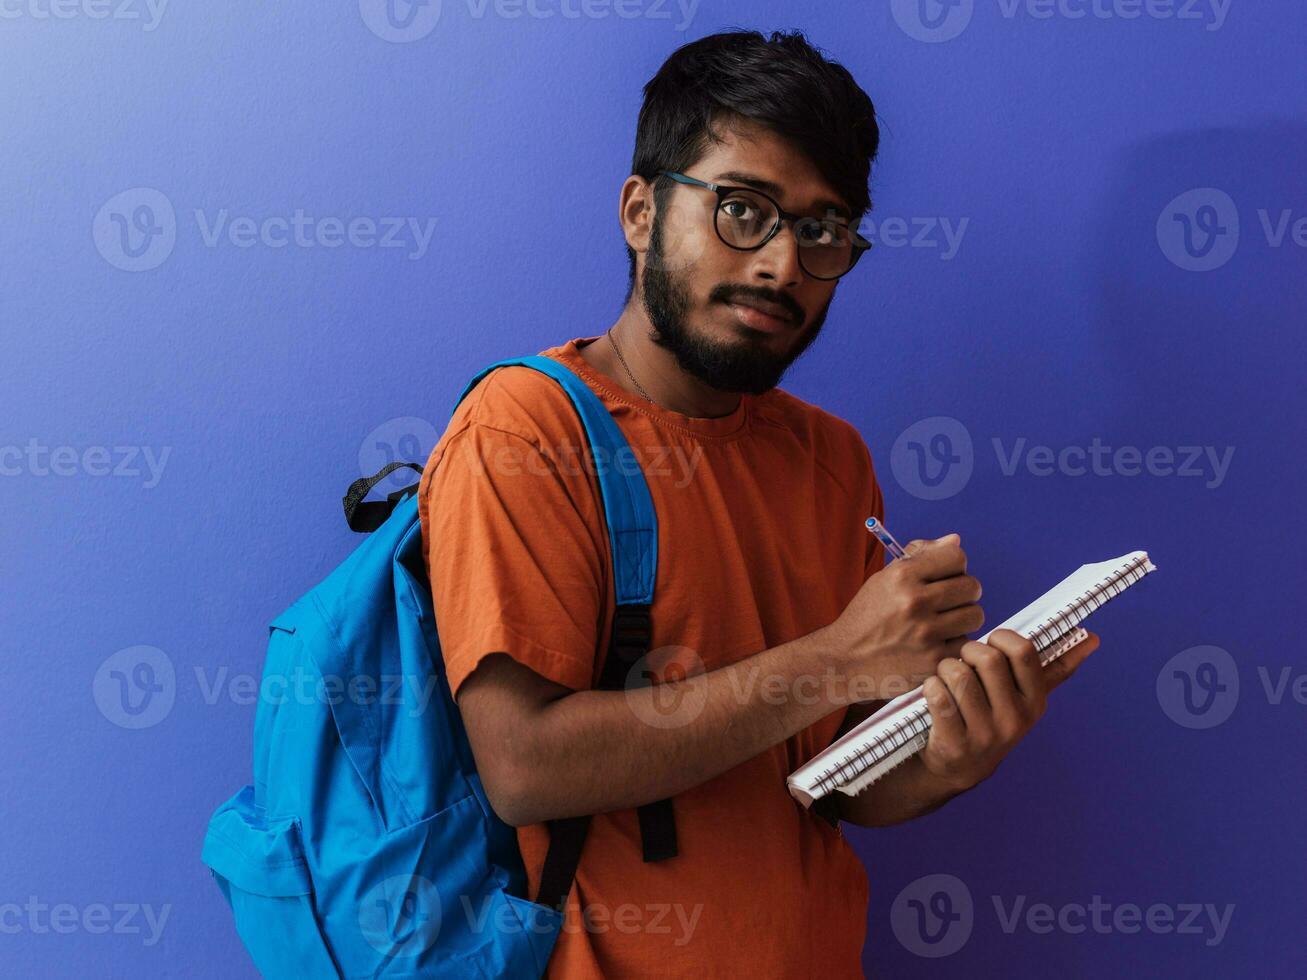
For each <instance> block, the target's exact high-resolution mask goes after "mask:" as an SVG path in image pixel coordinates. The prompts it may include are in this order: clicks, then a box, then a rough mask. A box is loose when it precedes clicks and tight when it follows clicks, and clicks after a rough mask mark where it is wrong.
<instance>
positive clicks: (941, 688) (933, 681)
mask: <svg viewBox="0 0 1307 980" xmlns="http://www.w3.org/2000/svg"><path fill="white" fill-rule="evenodd" d="M921 692H922V693H923V694H924V695H925V696H926V706H927V707H928V708H930V739H931V741H933V742H935V743H936V744H937V745H941V744H942V745H946V746H949V747H950V748H952V747H956V746H960V745H962V743H963V742H965V741H966V738H967V728H966V726H965V725H964V724H963V723H962V716H961V715H960V714H959V712H958V706H957V704H956V703H955V702H954V701H953V695H952V694H951V693H950V692H949V689H948V685H947V684H945V683H944V682H943V681H942V680H940V679H939V677H938V676H936V675H934V674H932V675H931V676H930V677H927V678H926V682H925V683H924V684H922V685H921Z"/></svg>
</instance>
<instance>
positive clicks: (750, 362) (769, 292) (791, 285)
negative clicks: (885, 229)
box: [640, 127, 840, 395]
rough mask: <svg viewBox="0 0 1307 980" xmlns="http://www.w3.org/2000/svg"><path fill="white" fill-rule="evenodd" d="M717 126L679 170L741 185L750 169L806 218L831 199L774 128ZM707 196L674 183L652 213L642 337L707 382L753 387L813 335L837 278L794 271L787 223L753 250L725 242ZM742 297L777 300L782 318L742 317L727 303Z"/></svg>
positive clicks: (775, 375)
mask: <svg viewBox="0 0 1307 980" xmlns="http://www.w3.org/2000/svg"><path fill="white" fill-rule="evenodd" d="M722 135H723V136H724V140H723V142H721V143H714V144H712V146H711V149H710V151H709V152H708V153H707V154H706V155H705V156H704V157H703V158H702V159H701V160H699V161H698V162H697V163H695V164H694V165H693V166H691V167H689V168H687V170H686V173H687V174H688V176H691V177H695V178H697V179H699V180H705V181H708V182H710V183H719V184H731V185H738V186H746V187H747V186H750V182H749V181H747V180H744V179H741V176H740V175H745V174H747V175H751V176H752V177H756V178H759V179H761V180H765V181H769V182H771V183H772V184H775V185H777V186H778V187H779V188H780V190H781V193H772V195H771V196H772V197H774V198H775V199H776V200H777V201H779V203H780V205H781V207H783V208H784V209H785V210H787V211H791V212H795V213H798V214H803V215H812V216H814V217H822V216H824V215H825V213H826V211H825V208H824V207H821V206H819V205H818V203H817V202H823V201H832V200H833V201H839V200H840V199H839V196H838V195H837V194H835V193H834V191H833V190H831V188H830V187H829V186H828V185H826V183H825V182H824V181H823V180H822V178H821V177H820V175H819V174H818V173H817V171H816V169H815V168H814V167H813V166H812V164H811V163H810V162H809V161H808V160H807V158H806V157H804V156H803V155H802V154H800V153H799V152H798V151H797V150H796V149H794V148H792V147H790V146H789V145H788V144H786V143H785V142H784V141H783V140H781V139H780V138H779V137H776V136H774V135H772V134H770V133H768V132H767V131H766V130H762V129H759V128H757V127H748V128H744V129H735V130H727V131H725V132H724V133H723V134H722ZM716 203H717V196H716V195H715V194H714V193H713V192H712V191H710V190H708V189H706V188H702V187H690V186H684V185H680V184H678V185H676V187H675V188H674V189H673V190H672V192H671V195H670V196H669V198H668V200H667V202H666V204H665V205H664V208H663V209H661V210H660V211H659V212H658V213H657V214H656V215H655V218H654V222H653V227H652V229H651V232H650V242H649V251H648V252H647V253H646V254H645V256H644V269H643V272H642V273H641V278H640V286H641V291H642V294H643V295H642V299H643V302H644V307H645V311H646V312H647V313H648V315H649V319H650V321H651V322H652V324H653V328H654V331H653V335H652V337H651V339H652V340H653V341H654V343H656V344H658V345H659V346H660V347H664V348H666V349H667V350H669V351H671V352H672V354H673V355H675V357H676V360H677V363H678V364H679V365H680V366H681V368H682V369H683V370H685V371H687V372H689V373H690V374H692V375H694V376H695V377H697V378H699V379H700V380H701V381H703V382H704V383H705V384H707V385H708V386H709V387H712V388H715V389H717V390H719V391H738V392H747V393H749V394H755V395H756V394H761V393H763V392H765V391H767V390H769V389H771V388H774V387H775V386H776V385H777V384H779V383H780V380H781V378H782V376H783V375H784V374H785V372H786V370H788V369H789V366H790V365H791V364H793V363H794V361H796V360H797V359H798V357H799V355H800V354H802V353H803V352H804V351H805V350H807V349H808V347H809V346H810V345H811V344H812V342H813V341H814V340H816V339H817V334H818V333H819V332H820V330H821V326H822V324H823V323H824V322H825V320H826V311H827V310H828V309H829V308H830V303H831V300H832V299H833V298H834V295H835V285H836V283H835V282H834V281H825V280H820V279H813V278H812V277H810V276H808V275H807V274H805V273H804V272H803V270H802V269H801V268H800V266H799V260H798V245H797V244H796V243H795V240H794V232H793V227H792V226H791V225H790V224H788V223H787V224H786V225H785V226H784V227H783V228H782V229H781V230H780V231H778V232H777V233H776V236H775V237H774V238H773V239H772V240H771V241H769V242H768V243H767V244H766V245H764V246H763V247H762V248H760V249H757V250H755V251H752V252H744V251H739V250H737V249H733V248H730V247H729V246H727V245H726V244H725V243H724V242H723V241H722V240H721V239H720V238H718V237H717V233H716V232H715V231H714V230H713V212H714V209H715V207H716ZM750 300H753V301H758V300H761V301H768V302H771V303H774V304H777V305H778V306H780V307H782V308H783V310H784V312H785V318H784V322H782V323H766V322H763V321H759V320H758V319H757V318H756V317H755V318H754V320H753V322H752V323H750V322H748V320H749V319H750V314H749V313H747V312H744V311H741V310H739V309H738V308H736V307H733V306H732V304H733V303H738V302H740V301H750Z"/></svg>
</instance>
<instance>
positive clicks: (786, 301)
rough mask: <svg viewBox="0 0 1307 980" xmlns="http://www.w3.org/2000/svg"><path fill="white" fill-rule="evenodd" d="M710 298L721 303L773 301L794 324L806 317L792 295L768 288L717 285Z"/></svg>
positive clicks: (801, 321)
mask: <svg viewBox="0 0 1307 980" xmlns="http://www.w3.org/2000/svg"><path fill="white" fill-rule="evenodd" d="M709 299H710V300H713V301H718V302H722V303H739V302H741V301H743V300H750V299H752V300H762V301H764V302H768V303H775V304H776V305H777V306H779V307H780V308H781V309H783V310H785V311H786V312H787V313H788V314H789V315H790V322H791V323H793V324H795V325H796V326H797V325H798V324H800V323H803V321H804V320H805V319H807V316H806V314H805V313H804V312H803V307H801V306H799V304H798V303H796V302H795V301H794V299H793V297H790V296H786V295H785V294H783V293H774V292H772V291H771V290H769V289H763V288H761V287H749V286H718V287H717V288H716V289H714V290H713V291H712V295H711V296H710V297H709Z"/></svg>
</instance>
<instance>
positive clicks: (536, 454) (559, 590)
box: [423, 422, 611, 695]
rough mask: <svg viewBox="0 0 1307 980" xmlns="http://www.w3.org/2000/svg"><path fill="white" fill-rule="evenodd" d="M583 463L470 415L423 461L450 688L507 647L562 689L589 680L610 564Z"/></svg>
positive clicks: (580, 686) (435, 592)
mask: <svg viewBox="0 0 1307 980" xmlns="http://www.w3.org/2000/svg"><path fill="white" fill-rule="evenodd" d="M589 495H590V494H589V486H588V485H587V483H586V475H585V472H584V470H582V469H581V468H580V467H577V468H576V473H572V474H566V473H561V472H560V471H559V469H558V467H557V465H556V463H555V461H554V459H553V457H551V456H549V455H547V454H545V453H543V452H542V451H541V450H540V449H539V448H538V447H537V445H536V444H535V443H534V442H532V441H531V440H530V439H528V438H526V437H525V436H523V435H520V434H518V433H515V432H509V431H505V430H501V429H498V428H495V427H492V426H490V425H485V424H481V423H477V422H472V423H470V424H468V425H467V426H466V427H464V428H463V429H462V430H461V431H458V432H457V433H455V434H453V435H452V436H450V437H449V440H448V444H447V445H446V446H445V447H444V452H443V454H442V456H441V458H440V460H439V463H438V464H437V465H436V466H435V469H434V471H433V472H432V473H431V480H430V486H429V488H428V492H427V495H426V504H425V511H424V513H423V520H424V522H425V524H426V530H427V539H428V549H429V550H428V568H429V570H430V575H431V589H432V599H433V603H434V606H435V613H436V629H437V632H438V634H439V637H440V646H441V651H442V654H443V656H444V659H445V669H446V673H447V675H448V678H449V686H450V690H451V692H452V693H453V694H455V695H457V693H458V689H459V687H460V686H461V685H462V683H463V681H464V680H465V679H466V678H467V677H468V676H469V675H470V674H471V673H472V671H473V670H475V669H476V667H477V665H478V664H479V663H480V662H481V661H482V660H483V659H484V658H485V657H487V656H489V655H490V654H492V653H506V654H508V655H509V656H511V657H512V658H513V659H514V660H516V661H518V662H519V663H521V664H523V665H525V666H527V667H529V668H531V669H532V670H534V671H535V672H536V673H538V674H540V675H541V676H543V677H545V678H547V679H549V680H551V681H553V682H554V683H556V684H561V685H563V686H565V687H569V688H571V689H573V690H584V689H586V688H589V687H591V686H592V678H593V674H594V668H595V660H596V657H597V652H598V637H599V635H600V630H601V628H602V626H603V618H604V612H605V608H606V607H605V601H606V600H605V596H606V590H607V589H608V587H609V582H608V579H609V578H611V576H610V575H609V574H608V573H607V572H606V571H605V569H606V567H607V564H606V563H607V562H608V557H607V550H606V549H607V545H606V539H605V538H604V537H603V533H604V532H603V527H602V523H601V521H602V519H601V518H599V520H600V524H599V526H598V527H596V526H595V519H596V517H597V516H598V515H596V514H595V512H594V511H593V509H592V508H591V507H590V506H589V505H588V504H587V503H585V502H586V501H587V499H588V498H589Z"/></svg>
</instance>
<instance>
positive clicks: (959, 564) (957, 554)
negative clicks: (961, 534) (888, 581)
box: [904, 534, 967, 582]
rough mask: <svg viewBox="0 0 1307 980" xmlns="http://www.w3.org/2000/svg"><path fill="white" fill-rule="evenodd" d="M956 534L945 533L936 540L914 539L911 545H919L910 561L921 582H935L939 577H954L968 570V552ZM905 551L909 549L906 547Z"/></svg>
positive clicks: (911, 555) (911, 554) (912, 570)
mask: <svg viewBox="0 0 1307 980" xmlns="http://www.w3.org/2000/svg"><path fill="white" fill-rule="evenodd" d="M957 538H958V536H957V535H956V534H949V535H945V536H944V537H943V538H938V539H936V540H935V541H925V542H917V541H912V542H911V543H910V545H909V547H911V546H912V545H918V547H916V548H914V549H913V550H912V551H911V552H909V557H910V558H911V559H912V561H911V562H910V563H909V566H910V569H911V572H912V574H913V575H914V576H915V577H916V578H917V580H918V581H920V582H934V581H936V580H938V579H945V578H952V577H953V576H954V575H961V574H962V573H964V572H965V571H966V570H967V556H966V552H964V551H963V550H962V546H961V545H960V544H959V543H958V540H955V539H957ZM904 550H905V551H906V550H907V549H904Z"/></svg>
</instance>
